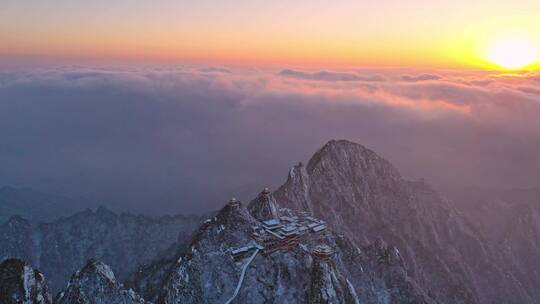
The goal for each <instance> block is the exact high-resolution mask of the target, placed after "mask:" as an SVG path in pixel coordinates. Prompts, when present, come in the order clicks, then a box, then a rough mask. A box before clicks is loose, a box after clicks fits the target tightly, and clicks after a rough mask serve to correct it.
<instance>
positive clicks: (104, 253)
mask: <svg viewBox="0 0 540 304" xmlns="http://www.w3.org/2000/svg"><path fill="white" fill-rule="evenodd" d="M199 223H200V219H199V218H198V217H195V216H174V217H173V216H165V217H160V218H153V217H148V216H135V215H130V214H122V215H117V214H115V213H113V212H111V211H109V210H107V209H105V208H99V209H98V210H97V211H95V212H92V211H90V210H87V211H84V212H80V213H77V214H75V215H73V216H70V217H65V218H60V219H59V220H57V221H54V222H52V223H45V224H33V223H31V222H29V221H26V220H24V219H22V218H21V217H18V216H15V217H12V218H11V219H10V220H9V221H8V222H6V223H4V224H3V225H0V261H2V260H4V259H7V258H20V259H23V260H25V261H28V262H29V263H31V264H32V265H34V266H35V267H37V268H39V269H40V270H41V271H43V273H44V274H45V275H46V276H47V281H48V284H49V287H50V288H51V290H52V291H53V292H55V293H56V292H58V291H59V290H60V289H61V288H63V286H65V284H66V283H67V281H68V280H69V278H70V277H71V275H72V274H73V272H75V271H76V270H77V269H80V268H81V267H82V266H84V265H85V263H86V261H87V260H88V259H90V258H97V259H100V260H102V261H104V262H106V263H107V264H109V265H112V267H113V269H114V270H115V272H116V273H117V274H118V276H119V278H121V279H122V280H123V279H125V278H126V277H127V276H128V275H129V274H131V273H132V272H133V271H135V270H137V268H138V267H139V266H140V265H142V264H146V263H150V262H152V261H153V260H154V259H155V258H157V257H159V255H160V254H161V252H162V251H164V250H166V249H167V248H169V247H171V246H172V247H176V246H180V245H179V244H181V243H185V242H188V241H189V239H190V237H191V234H192V233H193V231H195V229H196V228H197V227H198V225H199Z"/></svg>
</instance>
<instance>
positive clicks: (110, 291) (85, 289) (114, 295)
mask: <svg viewBox="0 0 540 304" xmlns="http://www.w3.org/2000/svg"><path fill="white" fill-rule="evenodd" d="M55 303H59V304H70V303H81V304H90V303H108V304H135V303H139V304H143V303H145V301H144V300H143V299H142V298H141V297H140V296H138V295H137V294H135V292H133V290H131V289H130V290H126V289H124V286H123V285H122V284H120V283H119V282H118V281H117V280H116V277H115V275H114V273H113V271H112V270H111V268H110V267H109V266H108V265H106V264H104V263H102V262H98V261H96V260H93V259H91V260H89V261H88V263H87V264H86V266H84V267H83V269H82V270H80V271H78V272H76V273H75V274H74V275H73V277H72V278H71V280H70V281H69V284H68V285H67V287H66V289H65V290H64V291H63V292H61V293H60V294H59V295H58V297H57V299H56V301H55Z"/></svg>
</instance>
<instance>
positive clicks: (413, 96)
mask: <svg viewBox="0 0 540 304" xmlns="http://www.w3.org/2000/svg"><path fill="white" fill-rule="evenodd" d="M0 2H1V5H0V138H1V144H0V164H2V165H1V166H0V167H1V168H2V170H0V186H2V185H12V186H17V187H30V188H35V189H38V190H42V191H45V192H50V193H59V194H66V195H68V196H72V195H73V196H83V197H97V198H101V199H103V201H110V202H115V203H114V204H113V203H111V204H109V206H124V207H122V208H123V209H124V210H139V211H141V210H142V211H148V212H178V211H179V210H182V212H186V211H189V212H191V211H193V212H198V211H201V210H203V209H204V210H215V208H216V206H218V205H219V204H220V202H222V200H223V198H224V197H231V196H236V197H238V198H243V197H249V198H251V197H252V196H253V195H255V194H256V193H251V194H250V193H247V192H246V189H251V190H250V191H259V190H260V189H262V188H261V187H263V186H264V187H266V186H270V187H272V186H276V185H279V184H280V183H282V182H283V180H284V178H285V176H286V172H288V169H289V168H290V166H291V165H293V164H295V163H297V162H298V161H307V160H308V158H309V157H310V156H311V154H312V153H313V151H315V150H316V149H317V148H318V147H320V146H322V145H323V144H324V143H325V142H327V141H328V140H330V139H340V138H344V139H348V140H352V141H356V142H358V143H361V144H363V145H365V146H367V147H368V148H371V149H373V150H375V151H377V153H379V154H381V155H382V156H384V157H386V158H388V159H389V160H390V161H391V162H392V163H394V164H395V165H396V166H397V167H398V168H399V169H400V171H401V172H402V173H403V175H404V176H405V177H406V178H410V179H417V178H426V179H427V180H428V181H429V182H430V183H432V184H433V185H436V186H437V187H440V188H445V187H453V186H467V187H469V186H480V187H528V186H531V187H532V186H538V185H540V154H539V153H538V151H539V150H540V121H539V120H538V117H540V89H539V85H540V69H539V67H540V65H539V63H540V1H538V0H534V1H533V0H514V1H499V0H489V1H488V0H483V1H471V0H453V1H436V0H430V1H427V0H408V1H404V0H400V1H398V0H386V1H381V0H377V1H375V0H368V1H352V0H350V1H335V0H334V1H321V0H296V1H268V0H264V1H262V0H229V1H221V0H213V1H208V0H193V1H182V0H155V1H138V0H117V1H105V0H94V1H75V0H40V1H37V0H36V1H30V0H0ZM179 201H180V202H183V203H182V204H179V203H178V202H179ZM149 202H153V203H156V204H157V202H159V208H156V206H154V204H149Z"/></svg>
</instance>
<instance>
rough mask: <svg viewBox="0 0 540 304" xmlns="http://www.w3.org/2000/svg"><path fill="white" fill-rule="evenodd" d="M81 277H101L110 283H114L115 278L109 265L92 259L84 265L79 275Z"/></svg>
mask: <svg viewBox="0 0 540 304" xmlns="http://www.w3.org/2000/svg"><path fill="white" fill-rule="evenodd" d="M79 274H80V275H81V276H82V275H94V274H96V275H99V276H101V277H104V278H106V279H107V280H108V281H110V282H111V283H115V282H116V277H115V276H114V272H113V271H112V269H111V267H109V265H107V264H105V263H102V262H99V261H97V260H94V259H90V260H88V262H87V263H86V265H85V266H84V267H83V269H82V270H81V272H80V273H79Z"/></svg>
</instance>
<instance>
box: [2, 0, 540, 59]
mask: <svg viewBox="0 0 540 304" xmlns="http://www.w3.org/2000/svg"><path fill="white" fill-rule="evenodd" d="M57 1H58V3H57V5H50V4H49V3H46V2H43V1H37V0H29V1H16V0H7V3H6V4H5V5H3V9H2V10H0V41H2V43H0V61H1V60H2V58H4V60H9V58H13V56H21V57H24V56H28V57H32V56H35V57H42V58H60V59H62V58H64V59H66V61H68V60H71V61H77V60H79V59H80V60H85V59H90V60H96V61H99V60H104V61H105V60H118V61H129V62H131V61H137V60H139V61H145V62H153V61H155V62H159V63H164V62H181V61H192V62H204V63H206V62H214V63H217V64H219V63H224V64H228V63H233V64H236V63H241V64H256V65H259V64H261V65H266V64H270V65H273V64H280V65H305V66H391V67H422V68H424V67H425V68H457V69H463V68H469V69H477V68H482V69H509V68H520V67H527V68H530V69H536V68H537V66H536V65H533V66H530V65H529V64H530V63H533V61H534V59H535V58H533V55H534V54H530V53H532V52H534V48H532V47H530V46H527V45H526V44H527V43H518V45H522V46H520V48H519V50H511V48H510V47H505V46H504V45H505V44H506V45H508V43H506V42H504V41H506V38H500V37H507V35H504V36H502V35H503V34H505V33H507V32H508V31H514V32H518V33H519V32H526V33H528V35H529V36H530V37H532V38H534V39H532V38H527V39H531V41H533V42H534V41H537V40H535V39H539V38H540V15H539V14H540V13H539V12H540V1H537V0H515V1H513V2H512V3H507V2H502V1H496V0H481V1H477V2H474V3H471V2H470V1H465V0H455V1H442V2H441V1H424V0H408V1H404V0H389V1H387V2H384V3H381V2H380V1H376V0H366V1H352V0H343V1H339V2H338V3H330V2H328V1H324V0H297V1H290V2H269V1H264V0H252V1H245V0H199V1H195V2H194V1H187V0H156V1H155V2H146V1H112V2H111V1H105V0H96V2H95V3H92V5H90V4H88V3H87V2H79V1H68V0H57ZM486 7H489V8H490V10H489V11H486V9H485V8H486ZM493 37H495V38H496V39H492V38H493ZM508 37H516V36H515V35H514V36H512V35H510V36H508ZM486 39H491V40H490V41H487V42H486ZM493 41H495V42H493ZM497 41H502V42H501V44H502V45H503V46H497V43H498V42H497ZM479 48H480V49H481V51H479ZM529 52H530V53H529ZM5 58H7V59H5Z"/></svg>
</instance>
